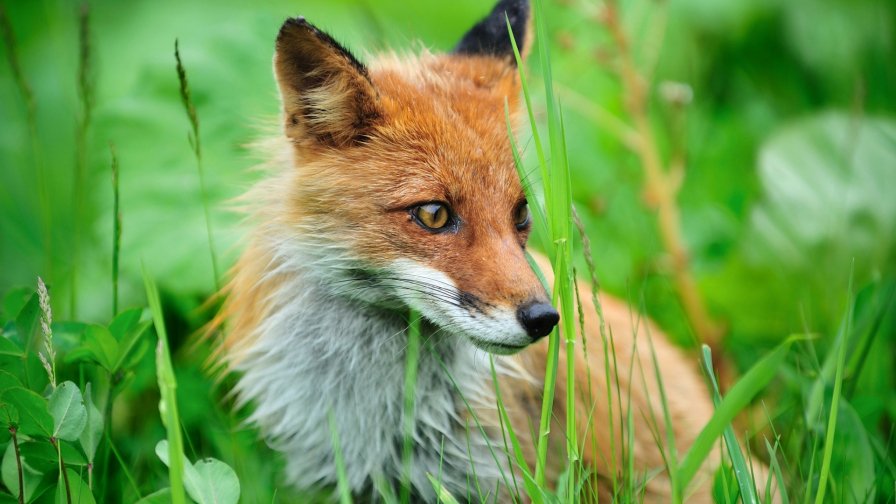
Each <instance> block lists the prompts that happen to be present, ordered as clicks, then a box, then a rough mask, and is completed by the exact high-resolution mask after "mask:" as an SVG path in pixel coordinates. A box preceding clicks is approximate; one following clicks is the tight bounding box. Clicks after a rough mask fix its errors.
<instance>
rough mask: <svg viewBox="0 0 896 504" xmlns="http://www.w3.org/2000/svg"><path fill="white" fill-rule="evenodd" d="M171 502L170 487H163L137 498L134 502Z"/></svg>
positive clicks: (146, 503) (160, 503)
mask: <svg viewBox="0 0 896 504" xmlns="http://www.w3.org/2000/svg"><path fill="white" fill-rule="evenodd" d="M170 502H171V489H170V488H168V487H165V488H163V489H161V490H157V491H155V492H153V493H151V494H149V495H147V496H146V497H143V498H142V499H140V500H138V501H137V502H136V503H135V504H169V503H170Z"/></svg>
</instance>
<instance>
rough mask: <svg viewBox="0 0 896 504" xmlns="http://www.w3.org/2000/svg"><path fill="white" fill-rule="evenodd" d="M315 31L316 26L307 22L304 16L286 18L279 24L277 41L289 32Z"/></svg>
mask: <svg viewBox="0 0 896 504" xmlns="http://www.w3.org/2000/svg"><path fill="white" fill-rule="evenodd" d="M316 31H317V28H315V27H314V25H312V24H311V23H309V22H308V21H307V20H306V19H305V17H304V16H299V17H294V18H287V19H286V21H284V22H283V25H282V26H280V32H279V33H277V42H280V41H281V40H282V39H283V38H284V37H287V36H289V35H290V34H295V33H297V32H299V33H301V32H311V33H314V32H316Z"/></svg>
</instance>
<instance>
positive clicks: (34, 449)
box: [19, 440, 87, 473]
mask: <svg viewBox="0 0 896 504" xmlns="http://www.w3.org/2000/svg"><path fill="white" fill-rule="evenodd" d="M59 447H60V448H59V449H60V450H61V451H62V460H64V461H65V465H66V466H73V467H84V466H86V465H87V461H86V460H84V456H83V455H81V453H80V452H78V450H77V449H76V448H75V447H74V446H72V445H70V444H69V443H66V442H64V441H63V442H61V443H59ZM19 450H21V452H22V456H23V457H25V458H26V459H27V460H28V464H29V465H30V466H31V467H32V468H33V469H34V470H35V471H37V472H40V473H47V472H50V471H53V470H55V469H56V468H57V467H59V455H58V454H57V453H56V448H55V447H54V446H53V445H52V444H51V443H50V442H48V441H45V440H37V441H26V442H23V443H20V444H19Z"/></svg>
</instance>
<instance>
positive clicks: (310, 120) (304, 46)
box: [274, 18, 379, 146]
mask: <svg viewBox="0 0 896 504" xmlns="http://www.w3.org/2000/svg"><path fill="white" fill-rule="evenodd" d="M274 72H275V74H276V76H277V83H278V85H279V86H280V98H281V100H282V102H283V112H284V115H285V132H286V136H288V137H290V138H292V139H293V140H295V141H304V140H306V139H313V140H316V141H318V142H321V143H324V144H328V145H333V146H344V145H347V144H351V143H353V142H358V141H360V140H361V139H363V138H364V136H365V134H366V133H367V132H368V131H369V129H370V128H371V126H373V124H374V123H375V122H376V120H377V118H378V117H379V111H378V108H377V93H376V89H374V87H373V84H372V83H371V81H370V78H369V77H368V75H367V69H366V68H365V67H364V65H362V64H361V62H359V61H358V60H357V59H356V58H355V57H354V56H352V54H351V53H350V52H348V51H347V50H346V49H345V48H343V47H342V46H341V45H339V44H338V43H337V42H336V41H335V40H333V39H332V38H331V37H330V36H329V35H327V34H326V33H324V32H322V31H320V30H318V29H317V28H315V27H314V26H313V25H312V24H311V23H309V22H307V21H305V19H304V18H294V19H287V20H286V22H285V23H283V26H282V27H281V28H280V33H279V34H278V35H277V48H276V53H275V55H274Z"/></svg>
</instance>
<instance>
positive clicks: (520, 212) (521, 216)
mask: <svg viewBox="0 0 896 504" xmlns="http://www.w3.org/2000/svg"><path fill="white" fill-rule="evenodd" d="M529 220H530V218H529V204H528V203H526V202H525V201H523V202H522V203H520V204H519V206H517V207H516V210H514V212H513V225H514V226H516V229H517V231H522V230H524V229H526V228H528V227H529Z"/></svg>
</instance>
